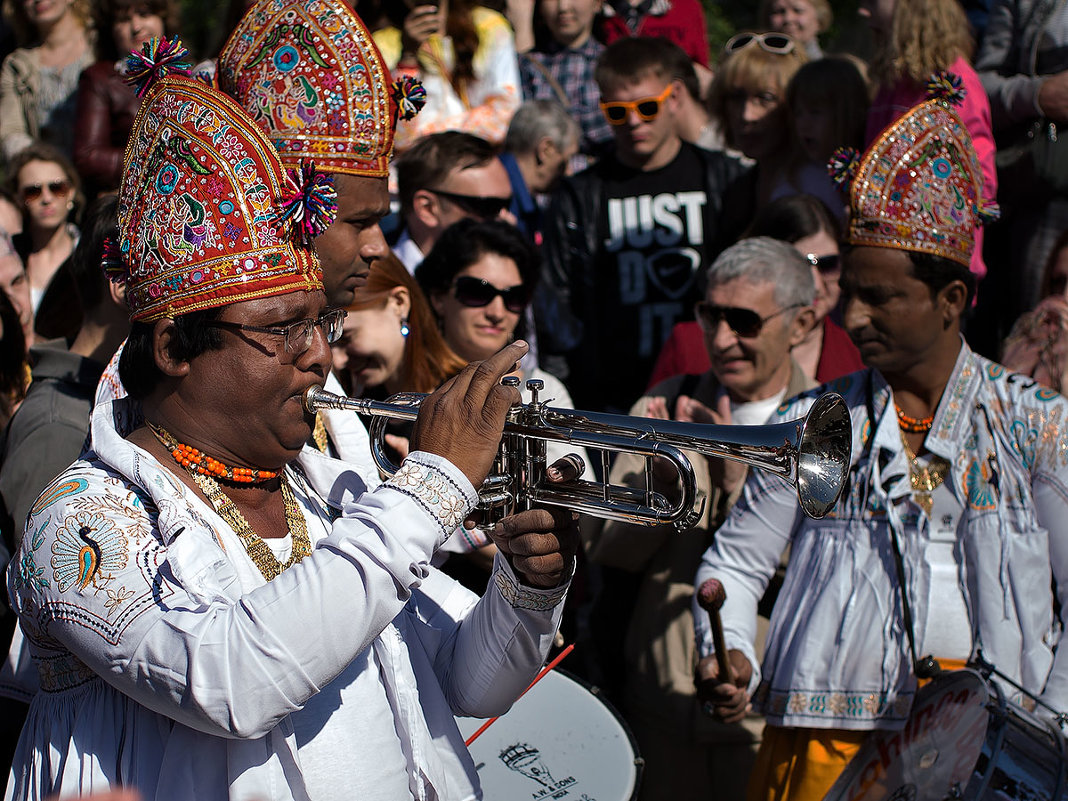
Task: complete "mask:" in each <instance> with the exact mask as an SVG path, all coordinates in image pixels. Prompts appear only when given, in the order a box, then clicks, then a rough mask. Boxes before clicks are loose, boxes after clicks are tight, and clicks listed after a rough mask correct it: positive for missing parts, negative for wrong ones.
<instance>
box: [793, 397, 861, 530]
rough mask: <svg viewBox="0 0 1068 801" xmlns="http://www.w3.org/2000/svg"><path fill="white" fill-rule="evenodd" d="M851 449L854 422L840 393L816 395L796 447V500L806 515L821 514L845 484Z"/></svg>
mask: <svg viewBox="0 0 1068 801" xmlns="http://www.w3.org/2000/svg"><path fill="white" fill-rule="evenodd" d="M852 448H853V423H852V421H851V419H850V417H849V408H848V407H847V406H846V403H845V401H844V400H842V397H841V396H840V395H835V394H833V393H826V394H824V395H820V397H818V398H816V402H815V403H813V404H812V408H811V409H810V410H809V412H808V416H807V417H805V422H804V423H803V425H802V429H801V437H800V440H799V442H798V447H797V499H798V502H799V503H800V504H801V510H802V511H803V512H804V513H805V514H806V515H808V516H809V517H814V518H821V517H824V516H825V515H826V514H827V513H828V512H829V511H831V509H833V508H834V505H835V504H836V503H838V498H839V497H840V496H841V494H842V491H843V490H844V489H845V486H846V478H847V477H848V475H849V464H850V461H851V458H852Z"/></svg>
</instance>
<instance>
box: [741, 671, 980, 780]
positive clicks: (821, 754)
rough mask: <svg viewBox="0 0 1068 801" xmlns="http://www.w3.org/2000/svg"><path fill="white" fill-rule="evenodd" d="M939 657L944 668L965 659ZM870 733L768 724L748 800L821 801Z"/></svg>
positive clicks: (924, 681)
mask: <svg viewBox="0 0 1068 801" xmlns="http://www.w3.org/2000/svg"><path fill="white" fill-rule="evenodd" d="M938 661H939V664H940V665H941V666H942V669H943V670H957V669H959V668H962V667H964V661H963V660H957V659H939V660H938ZM926 683H927V681H926V680H922V681H921V682H920V684H921V685H923V684H926ZM868 734H869V732H866V731H845V730H843V729H795V728H783V727H781V726H772V725H770V724H769V725H767V726H765V727H764V736H763V739H762V741H761V743H760V750H759V751H758V752H757V756H756V764H755V765H754V766H753V772H752V774H751V775H750V778H749V789H748V792H747V793H746V801H822V799H823V797H824V796H825V795H826V794H827V791H828V790H830V789H831V785H832V784H834V782H835V780H836V779H837V778H838V776H839V775H840V774H841V773H842V771H843V770H845V766H846V765H847V764H849V760H851V759H852V758H853V755H854V754H856V753H857V751H858V750H860V746H861V745H862V744H863V743H864V740H865V739H866V738H867V736H868Z"/></svg>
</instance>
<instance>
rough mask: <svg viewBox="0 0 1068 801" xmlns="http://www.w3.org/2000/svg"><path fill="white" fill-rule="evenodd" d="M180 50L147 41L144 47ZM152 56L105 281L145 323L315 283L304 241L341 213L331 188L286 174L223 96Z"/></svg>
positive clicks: (137, 74)
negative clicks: (122, 287)
mask: <svg viewBox="0 0 1068 801" xmlns="http://www.w3.org/2000/svg"><path fill="white" fill-rule="evenodd" d="M177 44H178V48H177V49H180V43H177ZM175 49H176V48H175V47H174V45H173V44H168V43H166V42H164V43H163V44H162V45H161V44H160V43H159V42H153V43H150V44H149V45H146V46H145V54H146V55H155V54H160V53H164V54H166V53H173V52H174V51H175ZM150 51H151V52H150ZM149 60H150V61H151V63H150V64H148V66H147V67H146V66H145V65H144V64H143V63H142V62H144V61H145V59H141V62H138V64H140V67H138V68H137V69H135V70H134V71H133V72H134V74H133V75H132V76H131V78H132V80H138V81H143V80H144V79H145V78H146V77H147V78H148V79H149V83H150V85H149V86H143V87H142V86H139V90H140V91H141V92H142V93H143V94H144V101H143V102H142V104H141V109H140V111H139V112H138V115H137V119H136V120H135V122H134V127H133V131H132V132H131V134H130V141H129V144H128V146H127V149H126V158H125V161H124V165H123V178H122V187H121V188H120V190H119V209H118V213H119V241H118V242H117V243H115V244H114V245H112V246H111V247H110V249H109V251H110V252H109V254H108V257H107V258H106V260H105V268H106V269H107V271H108V273H109V274H110V275H111V277H112V278H113V279H114V280H122V281H124V282H125V283H126V301H127V304H128V305H129V307H130V310H131V318H132V319H133V320H135V321H145V322H150V321H153V320H156V319H159V318H161V317H174V316H177V315H180V314H185V313H187V312H191V311H196V310H198V309H207V308H211V307H215V306H222V305H226V304H228V303H235V302H237V301H241V300H249V299H252V298H259V297H268V296H272V295H282V294H286V293H289V292H294V291H297V290H316V289H322V272H321V270H320V268H319V261H318V258H317V257H316V256H315V253H314V252H313V251H312V249H311V248H310V247H309V246H308V245H307V239H308V236H309V233H310V232H311V230H312V229H313V228H314V227H315V226H316V225H325V224H327V223H328V221H329V219H330V215H331V214H332V213H335V212H336V203H334V200H333V198H334V197H336V195H335V194H334V193H333V186H332V184H330V183H329V182H326V183H324V182H323V181H322V180H321V178H322V176H316V175H315V174H314V171H312V170H310V169H305V171H303V172H298V173H290V174H288V175H287V173H286V172H285V170H284V168H283V166H282V163H281V160H280V159H279V157H278V154H277V152H276V151H275V149H274V147H273V146H272V145H271V143H270V141H269V140H268V139H267V137H266V136H265V135H264V133H263V131H262V130H261V129H260V128H259V127H258V126H257V125H256V124H255V123H254V122H253V121H252V120H251V119H249V117H248V115H247V114H246V113H245V111H244V110H243V109H242V108H241V107H240V106H238V104H237V103H235V102H234V101H233V100H232V99H231V98H230V97H227V96H226V95H224V94H223V93H222V92H219V91H218V90H216V89H213V88H211V87H210V86H207V85H206V84H204V83H202V82H200V81H196V80H193V79H192V78H189V77H185V76H184V75H181V74H177V75H176V74H174V72H173V70H168V68H167V65H166V64H164V63H163V62H164V61H166V60H168V59H158V58H151V59H149ZM171 60H173V59H171ZM133 66H135V67H136V66H138V65H137V64H134V65H133ZM142 67H143V68H142ZM168 73H169V74H168ZM309 220H310V221H309Z"/></svg>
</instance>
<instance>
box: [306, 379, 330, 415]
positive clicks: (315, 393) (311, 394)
mask: <svg viewBox="0 0 1068 801" xmlns="http://www.w3.org/2000/svg"><path fill="white" fill-rule="evenodd" d="M324 391H325V390H323V388H322V387H320V386H318V385H313V386H310V387H308V388H307V389H306V390H304V394H303V395H301V396H300V405H301V406H303V407H304V411H305V412H307V413H308V414H315V413H316V412H317V411H319V409H320V408H322V404H321V403H316V401H317V400H318V399H319V395H320V394H322V393H323V392H324Z"/></svg>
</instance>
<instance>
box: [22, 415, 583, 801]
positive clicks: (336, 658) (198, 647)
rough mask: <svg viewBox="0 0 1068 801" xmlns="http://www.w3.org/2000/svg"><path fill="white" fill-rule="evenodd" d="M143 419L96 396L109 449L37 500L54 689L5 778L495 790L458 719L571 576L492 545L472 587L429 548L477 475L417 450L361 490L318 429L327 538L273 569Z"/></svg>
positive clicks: (302, 464)
mask: <svg viewBox="0 0 1068 801" xmlns="http://www.w3.org/2000/svg"><path fill="white" fill-rule="evenodd" d="M138 416H139V412H138V409H137V405H136V404H135V403H134V402H132V401H130V400H128V399H121V400H116V401H113V402H108V403H105V404H103V405H101V406H99V407H97V409H96V410H95V411H94V414H93V419H92V441H93V443H94V451H95V452H91V453H89V454H88V455H87V457H86V458H85V460H83V461H80V462H77V463H75V464H74V465H72V467H71V468H70V469H68V470H67V471H66V472H65V473H64V474H62V475H61V476H60V477H59V478H57V480H56V481H55V482H53V484H52V485H51V486H50V487H49V488H48V490H46V492H45V493H44V494H43V495H42V496H41V498H40V499H39V500H38V501H37V504H36V505H35V507H34V509H33V511H32V514H31V525H30V527H29V528H28V529H27V534H26V537H25V539H24V545H23V548H22V550H21V551H20V552H19V553H18V554H17V555H16V557H15V559H14V560H13V563H12V567H11V569H10V571H9V575H8V582H9V590H10V592H11V596H12V599H13V603H14V605H15V607H16V609H17V611H18V613H19V617H20V624H21V626H22V629H23V632H24V634H25V637H26V639H27V640H28V642H29V645H30V652H31V654H32V656H33V658H34V660H35V662H36V663H37V666H38V669H39V671H40V677H41V688H42V689H41V692H39V693H38V695H37V696H36V697H35V698H34V700H33V702H32V703H31V707H30V713H29V717H28V720H27V723H26V726H25V728H24V730H23V734H22V738H21V739H20V742H19V746H18V750H17V753H16V756H15V762H14V766H13V768H12V774H11V779H10V781H9V784H8V788H7V796H6V797H7V798H8V799H30V798H32V799H36V798H41V797H43V796H47V795H50V794H52V793H61V794H63V795H73V794H80V793H88V792H90V791H99V790H102V789H105V788H108V787H112V786H117V785H128V786H134V787H137V788H138V789H139V790H140V791H141V792H142V793H143V794H144V796H145V797H146V798H147V799H161V800H163V799H197V800H198V801H202V800H206V801H212V800H213V799H233V800H235V801H236V800H237V799H242V800H245V799H247V800H248V801H252V799H272V801H274V800H275V799H283V800H284V799H300V800H303V799H314V801H320V800H321V799H322V800H324V801H329V799H334V798H336V799H342V798H345V799H352V798H359V799H380V798H381V799H386V798H389V799H398V798H415V799H443V800H448V801H451V800H452V799H472V798H481V797H482V795H481V791H480V789H479V786H478V777H477V773H476V771H475V766H474V764H473V763H472V760H471V758H470V755H469V754H468V753H467V749H466V748H465V747H464V745H463V739H462V737H461V736H460V734H459V732H458V730H457V728H456V724H455V721H454V719H453V715H454V714H456V715H473V716H477V717H488V716H491V715H496V714H500V713H502V712H504V711H505V710H507V709H508V707H509V706H510V704H511V703H512V701H513V700H514V699H515V697H516V696H518V695H519V693H520V692H522V690H523V689H524V688H525V687H526V686H527V684H528V683H529V682H530V680H531V679H532V678H533V676H534V674H535V673H536V672H537V670H538V668H539V667H540V665H541V664H542V662H543V659H544V655H545V653H546V652H547V651H548V649H549V647H550V644H551V642H552V637H553V634H554V633H555V630H556V626H557V623H558V618H559V612H560V607H561V601H562V598H563V594H564V591H563V589H558V590H554V591H547V592H540V591H536V590H531V589H527V588H525V587H521V586H520V585H519V583H518V582H517V580H516V577H515V575H514V574H513V573H512V572H511V569H510V568H509V566H508V565H507V563H506V562H505V561H503V560H498V562H497V564H496V567H495V571H494V574H493V577H492V580H491V582H490V587H489V589H488V590H487V592H486V593H485V595H484V596H483V597H482V598H481V599H479V598H478V597H477V596H475V595H473V594H472V593H470V592H468V591H467V590H465V589H463V588H462V587H460V586H459V585H458V584H456V583H455V582H454V581H452V580H451V579H449V578H448V577H446V576H444V575H443V574H441V573H439V572H438V571H436V570H434V569H433V568H431V567H430V566H429V560H430V556H431V554H432V553H433V551H434V549H435V548H436V547H437V546H439V545H440V544H441V543H442V542H443V541H444V539H445V538H446V537H447V536H448V535H449V534H451V533H452V531H453V530H454V529H455V527H456V526H457V525H458V524H459V522H460V521H461V520H462V519H463V517H464V516H465V515H466V514H467V512H468V511H469V510H470V508H471V506H472V504H473V503H474V500H475V494H474V489H473V488H472V487H471V485H470V483H469V482H468V481H467V480H466V479H465V478H464V477H463V475H462V474H461V473H460V472H459V471H458V470H457V469H456V468H455V467H453V466H452V465H450V464H449V463H448V462H446V461H444V460H442V459H440V458H439V457H435V456H432V455H430V454H426V453H418V452H417V453H415V454H412V456H410V457H409V458H408V459H407V460H406V461H405V463H404V465H403V467H402V469H401V471H400V472H399V473H398V474H397V476H395V477H394V478H393V479H392V480H390V481H388V482H386V483H384V484H383V485H381V486H380V487H378V488H377V489H376V490H374V491H373V492H367V493H364V484H363V481H362V479H361V478H360V477H359V476H358V475H356V473H354V472H352V470H351V469H350V468H349V467H347V466H346V465H345V464H343V463H341V462H337V461H335V460H332V459H329V458H327V457H325V456H323V455H322V454H320V453H318V452H316V451H314V450H313V449H310V448H305V450H304V452H303V453H302V454H301V455H300V457H299V458H298V460H297V461H296V462H295V463H294V464H293V465H291V466H290V467H289V468H287V476H288V477H289V479H290V482H291V484H292V486H293V489H294V494H295V496H296V497H297V499H298V501H299V502H300V504H301V507H302V511H303V513H304V517H305V520H306V522H307V525H308V530H309V535H310V537H311V539H312V542H313V545H314V549H313V552H312V554H311V555H310V556H309V557H307V558H305V559H304V560H303V561H301V562H300V563H298V564H296V565H294V566H292V567H290V568H289V569H287V570H286V571H285V572H283V573H282V574H281V575H279V576H278V577H277V578H275V579H274V580H272V581H271V582H269V583H268V582H264V580H263V579H262V577H261V576H260V575H259V574H258V571H257V570H256V568H255V566H254V565H253V563H252V561H251V559H250V558H249V557H248V555H247V554H246V552H245V550H244V548H243V547H242V545H241V542H240V540H239V539H238V537H237V536H236V534H235V533H234V532H233V531H232V530H231V529H230V528H229V526H227V525H226V524H225V523H223V522H222V520H221V519H220V518H219V517H218V516H217V515H216V514H215V512H214V510H212V509H211V507H209V506H208V505H207V504H205V503H204V502H202V501H201V500H200V499H199V497H198V496H196V495H195V494H194V493H192V492H191V491H190V490H189V489H188V488H186V487H185V485H184V484H181V483H180V482H179V481H177V480H176V479H175V477H174V476H173V474H172V473H171V472H170V471H169V470H167V469H164V468H163V467H162V466H161V465H160V464H159V463H158V462H157V461H156V460H155V459H154V458H153V457H152V456H150V455H149V454H147V453H146V452H145V451H143V450H141V449H139V448H138V447H136V446H134V445H132V444H131V443H129V442H128V441H127V440H125V439H123V438H122V436H121V435H120V432H121V431H127V430H130V429H131V427H132V426H133V425H134V424H135V423H136V422H137V420H138ZM338 510H340V511H338ZM335 518H336V519H335ZM345 754H350V755H352V758H351V759H350V760H347V761H346V760H344V758H343V755H345ZM305 758H306V760H307V764H305ZM332 761H333V762H334V767H333V770H332V771H331V762H332Z"/></svg>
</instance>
